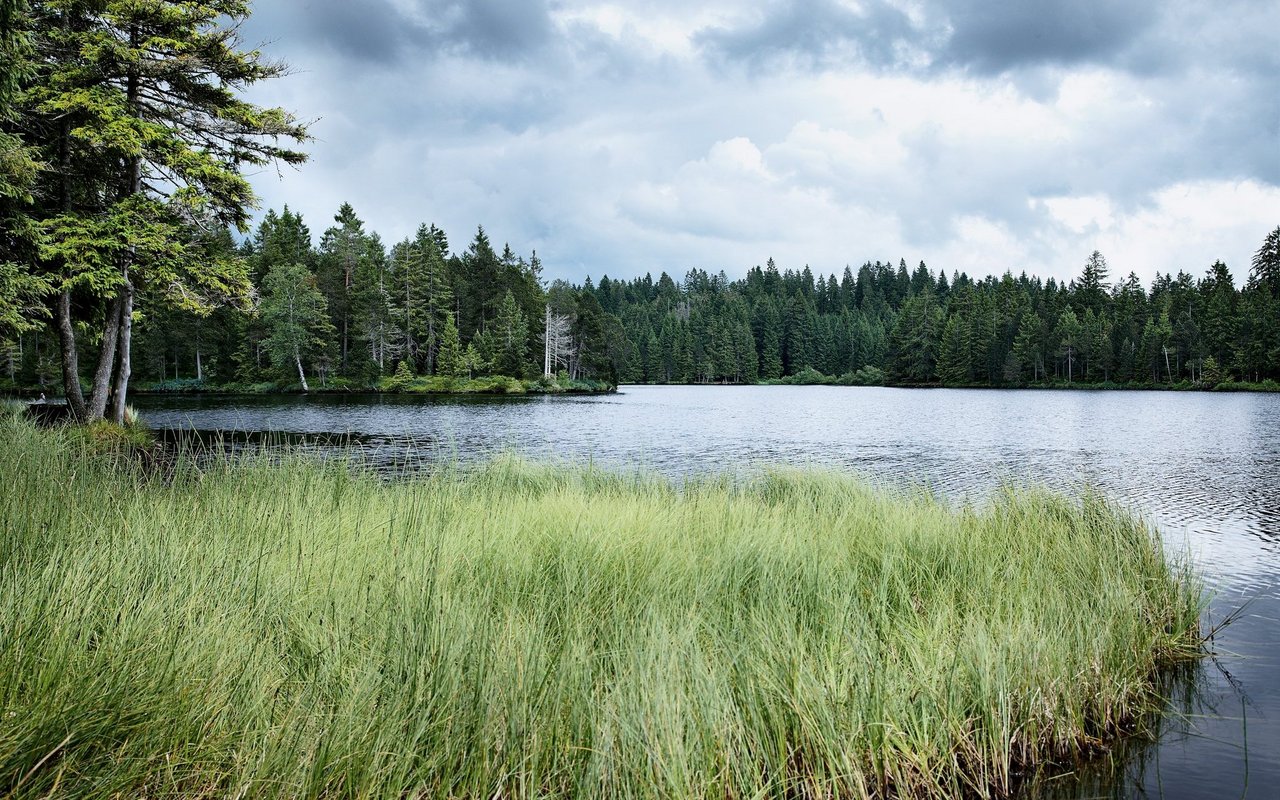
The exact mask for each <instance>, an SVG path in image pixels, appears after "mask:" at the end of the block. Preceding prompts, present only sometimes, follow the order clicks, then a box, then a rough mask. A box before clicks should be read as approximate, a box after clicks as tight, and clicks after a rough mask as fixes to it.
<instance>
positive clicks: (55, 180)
mask: <svg viewBox="0 0 1280 800" xmlns="http://www.w3.org/2000/svg"><path fill="white" fill-rule="evenodd" d="M248 14H249V7H248V3H247V2H243V1H239V0H218V1H217V2H214V1H213V0H208V1H202V0H190V2H181V3H178V2H161V1H160V0H150V1H149V2H138V1H137V0H99V1H98V2H95V3H89V4H86V3H74V2H59V3H39V4H32V5H31V6H30V7H29V9H28V11H27V13H26V14H24V15H23V16H22V18H21V19H20V20H19V22H18V24H19V26H20V27H21V28H22V29H23V31H24V32H25V33H27V34H29V35H30V37H31V41H32V42H33V44H34V47H35V49H36V51H37V52H39V53H40V59H39V60H38V61H37V62H35V67H36V69H35V73H34V75H33V77H32V79H31V81H30V82H29V84H27V88H26V90H25V91H23V92H22V93H21V96H20V97H19V98H18V100H17V108H18V115H19V122H18V127H19V128H20V129H21V130H22V132H23V134H24V137H25V138H26V139H27V141H28V143H31V144H34V143H37V142H38V143H39V146H40V149H41V153H40V157H41V160H42V161H44V162H45V164H47V165H48V168H47V169H46V170H45V171H44V172H43V173H42V180H41V183H42V184H43V185H42V186H40V191H39V192H38V193H37V196H38V197H39V198H41V202H40V203H39V204H38V205H37V206H36V207H35V208H33V209H32V213H33V216H34V218H35V219H37V220H38V221H39V225H40V227H41V230H42V235H43V236H42V241H43V243H44V245H45V246H44V247H43V249H42V251H41V253H40V258H41V262H42V264H43V266H44V268H45V269H47V270H48V271H49V274H51V275H52V276H53V278H54V281H55V282H56V290H57V292H58V294H59V297H58V301H57V303H56V304H55V307H56V317H57V329H58V332H59V338H60V340H61V349H62V355H63V379H64V380H63V382H64V388H65V391H66V394H67V398H68V402H69V403H70V405H71V408H72V410H73V413H74V414H75V416H76V417H78V418H80V419H88V420H92V419H97V418H100V417H102V416H103V415H104V414H105V412H106V405H107V400H108V395H110V396H111V398H112V399H113V404H112V410H111V415H112V418H113V419H115V420H116V421H122V420H123V419H124V409H125V402H126V397H127V392H128V386H129V379H130V375H131V372H132V366H131V344H132V321H133V317H134V305H135V302H136V301H137V299H138V298H139V297H144V296H145V297H148V298H157V299H160V300H161V301H163V300H164V299H165V298H172V297H180V298H183V300H184V302H199V303H202V304H205V305H213V304H216V303H217V302H219V301H220V299H221V298H220V295H232V296H243V295H246V294H247V293H248V289H249V287H248V283H247V281H246V276H245V273H244V265H243V264H242V263H238V262H236V261H234V260H228V261H225V262H221V263H215V264H209V263H206V262H205V261H203V259H200V258H199V257H198V250H197V249H196V248H193V247H191V246H190V245H191V242H192V240H193V238H194V237H193V235H192V234H191V232H190V225H191V221H192V220H196V221H200V222H202V223H213V224H228V225H232V226H235V227H237V228H238V229H240V230H244V228H245V225H246V224H247V221H248V214H249V209H250V208H251V207H252V205H253V202H254V195H253V191H252V189H251V187H250V185H249V182H248V181H247V180H246V179H245V177H244V176H243V175H242V174H241V172H240V170H241V168H242V167H243V166H246V165H251V166H256V165H262V164H266V163H270V162H273V161H283V162H286V163H298V162H301V161H302V160H303V159H304V156H303V155H302V154H301V153H299V152H297V151H294V150H290V149H287V148H284V147H281V146H280V145H279V144H278V142H279V141H280V140H281V139H285V140H289V139H292V140H299V141H300V140H303V139H305V138H306V131H305V128H304V127H303V126H301V125H299V124H297V123H296V122H295V121H294V120H293V119H292V117H290V115H288V114H287V113H285V112H284V111H282V110H280V109H263V108H259V107H257V106H255V105H252V104H250V103H247V102H245V101H244V100H242V99H240V98H239V96H238V94H239V92H241V91H242V90H243V89H245V88H247V87H249V86H251V85H253V84H256V83H258V82H260V81H263V80H267V79H269V78H272V77H275V76H278V75H280V74H281V73H282V72H283V70H284V67H283V65H279V64H274V63H269V62H266V61H264V60H263V59H262V57H261V55H260V54H259V53H258V52H257V51H253V50H241V49H239V46H240V43H239V40H238V30H239V24H240V23H241V22H242V21H243V20H244V19H245V18H246V17H247V16H248ZM160 287H169V288H170V290H171V291H166V292H163V293H161V292H158V291H152V290H153V289H159V288H160ZM73 294H75V295H77V298H78V299H79V301H80V302H79V303H78V304H76V305H78V306H80V307H87V308H91V309H92V310H93V313H92V314H91V316H89V317H87V318H85V319H82V322H86V323H89V322H91V323H92V324H93V325H94V326H95V328H96V330H95V331H94V333H95V334H96V336H97V338H99V340H100V342H101V344H100V347H99V350H98V359H97V366H96V368H95V370H94V372H93V378H92V381H91V393H90V396H89V398H88V400H87V402H86V400H85V398H84V396H83V394H82V392H81V389H80V383H79V363H78V356H77V342H76V326H75V322H76V320H74V319H73V318H72V313H73V303H72V295H73Z"/></svg>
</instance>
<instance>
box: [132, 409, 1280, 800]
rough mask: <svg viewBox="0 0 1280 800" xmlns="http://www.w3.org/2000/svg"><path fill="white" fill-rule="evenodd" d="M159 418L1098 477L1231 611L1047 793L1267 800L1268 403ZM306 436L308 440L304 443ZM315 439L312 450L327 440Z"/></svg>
mask: <svg viewBox="0 0 1280 800" xmlns="http://www.w3.org/2000/svg"><path fill="white" fill-rule="evenodd" d="M138 406H139V408H140V409H141V410H142V412H143V415H144V417H145V419H146V420H147V422H148V423H149V424H151V425H152V426H154V427H156V428H158V429H185V430H188V431H190V430H198V431H203V432H210V431H239V432H242V433H255V432H264V431H273V432H283V433H286V434H294V435H301V436H303V439H304V441H312V442H315V441H320V442H324V441H326V440H330V439H332V438H333V437H338V438H342V437H345V436H348V435H349V437H350V438H351V439H352V440H354V441H357V442H359V443H361V444H362V445H363V448H364V453H365V458H367V459H368V460H370V461H371V462H372V463H373V464H374V466H379V467H382V468H384V469H388V470H398V469H406V468H408V469H413V468H415V466H418V465H423V464H429V463H431V462H432V461H434V460H436V459H438V458H441V457H456V458H461V459H464V460H465V459H474V458H483V457H487V456H490V455H493V454H494V453H497V452H500V451H503V450H515V451H517V452H521V453H524V454H527V455H529V456H531V457H535V458H539V459H548V458H549V459H561V460H573V461H586V460H590V461H592V462H594V463H597V464H602V465H605V466H609V467H617V468H623V469H633V468H636V467H641V468H645V469H649V470H656V471H659V472H662V473H665V474H669V475H672V476H677V477H678V476H684V475H691V474H698V473H704V472H712V471H715V472H725V471H729V472H732V473H735V474H746V473H748V472H749V471H751V470H753V469H755V468H758V467H759V466H761V465H765V464H779V463H784V464H793V465H822V466H834V467H838V468H840V469H844V470H850V471H856V472H859V473H861V474H864V475H866V476H868V477H869V478H871V479H872V480H875V481H879V482H888V483H893V484H905V485H916V486H919V485H924V486H928V487H931V488H932V489H934V490H935V491H938V492H940V493H942V494H945V495H946V496H948V497H949V498H953V499H956V500H962V499H974V500H980V499H981V498H982V497H983V496H984V495H985V494H986V493H987V492H989V491H991V489H993V488H994V487H996V486H998V485H999V484H1000V483H1001V482H1005V481H1017V482H1036V483H1041V484H1045V485H1047V486H1050V487H1055V488H1060V489H1063V490H1067V491H1075V490H1078V489H1079V488H1081V487H1083V486H1086V485H1094V486H1097V487H1099V488H1101V489H1102V490H1104V491H1105V492H1106V493H1108V494H1109V495H1110V496H1112V497H1114V498H1116V499H1117V500H1119V501H1121V502H1123V503H1125V504H1126V505H1129V506H1131V507H1133V508H1135V509H1136V510H1138V511H1140V512H1141V513H1143V514H1146V515H1147V516H1148V517H1150V518H1151V519H1152V520H1154V521H1155V522H1156V523H1157V524H1158V525H1159V526H1160V528H1161V531H1162V532H1163V534H1164V536H1165V537H1166V539H1167V540H1168V541H1169V542H1170V544H1171V545H1172V546H1174V547H1178V548H1184V549H1187V550H1189V551H1190V552H1191V553H1192V554H1193V555H1194V557H1195V558H1196V560H1197V562H1198V564H1199V565H1200V567H1201V570H1202V572H1203V574H1204V575H1205V577H1206V579H1207V580H1208V582H1209V584H1210V586H1211V588H1212V590H1213V592H1214V597H1213V601H1212V604H1211V608H1210V609H1209V615H1210V619H1212V620H1214V621H1216V620H1220V619H1222V618H1223V617H1225V616H1226V615H1228V614H1230V613H1232V612H1233V611H1235V610H1237V609H1239V608H1241V607H1242V606H1244V611H1243V613H1241V614H1240V616H1239V618H1238V619H1237V620H1236V621H1235V622H1234V623H1233V624H1232V625H1231V626H1229V627H1228V628H1227V629H1226V630H1225V631H1223V632H1222V634H1221V635H1220V636H1219V637H1218V639H1217V641H1216V643H1215V644H1216V648H1217V650H1218V651H1219V652H1220V655H1219V657H1218V659H1217V660H1216V661H1215V662H1213V663H1212V664H1210V665H1209V666H1208V668H1207V669H1205V670H1204V671H1203V673H1202V674H1201V675H1200V676H1199V678H1198V682H1199V687H1198V691H1197V692H1195V693H1194V694H1193V695H1192V696H1186V697H1178V698H1175V700H1174V701H1173V706H1174V709H1175V711H1176V712H1178V715H1177V717H1176V718H1171V719H1170V721H1169V722H1168V723H1167V724H1166V725H1165V726H1164V730H1163V733H1162V735H1161V737H1160V741H1159V743H1158V744H1157V745H1156V746H1154V747H1145V748H1138V749H1137V752H1135V753H1134V754H1132V755H1131V756H1129V757H1128V758H1127V760H1126V761H1125V762H1124V763H1123V765H1122V766H1121V767H1120V768H1119V769H1118V770H1117V771H1116V772H1115V773H1112V772H1107V773H1105V774H1095V775H1088V776H1086V777H1085V778H1083V779H1081V780H1079V781H1064V782H1061V785H1060V786H1059V787H1058V791H1055V792H1054V793H1053V796H1055V797H1057V796H1059V793H1058V792H1059V791H1060V792H1061V796H1064V797H1144V798H1146V797H1160V798H1170V799H1171V800H1181V799H1182V798H1186V799H1187V800H1190V799H1191V798H1204V797H1249V798H1274V797H1280V788H1277V787H1280V396H1277V395H1260V394H1207V393H1171V392H1127V391H1123V392H1122V391H1115V392H1102V391H1078V392H1073V391H994V390H945V389H938V390H911V389H879V388H851V387H784V386H777V387H728V386H706V387H704V386H688V387H648V386H627V387H623V388H622V390H621V391H620V392H619V393H618V394H616V395H605V396H592V397H533V398H512V399H505V398H501V399H499V398H475V399H441V398H423V397H401V396H364V395H352V396H315V397H234V398H232V397H149V398H140V400H139V402H138ZM307 437H311V438H309V439H308V438H307ZM323 447H324V445H323V444H322V445H321V448H323Z"/></svg>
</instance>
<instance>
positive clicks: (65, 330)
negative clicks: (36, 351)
mask: <svg viewBox="0 0 1280 800" xmlns="http://www.w3.org/2000/svg"><path fill="white" fill-rule="evenodd" d="M55 316H56V317H57V321H58V343H59V344H60V345H61V347H62V390H63V392H65V393H66V396H67V405H69V406H71V415H72V416H73V417H75V418H76V420H78V421H80V422H84V421H85V420H86V419H87V417H88V415H89V412H88V408H86V407H85V403H84V393H83V392H82V391H81V390H80V358H79V356H78V355H77V353H76V331H75V328H74V327H72V325H71V290H70V289H63V290H62V291H61V292H60V293H59V294H58V306H57V311H56V313H55Z"/></svg>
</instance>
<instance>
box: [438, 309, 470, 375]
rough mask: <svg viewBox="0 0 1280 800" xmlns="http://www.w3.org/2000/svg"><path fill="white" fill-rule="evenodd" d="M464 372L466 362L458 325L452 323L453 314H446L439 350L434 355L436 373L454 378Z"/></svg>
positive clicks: (465, 370)
mask: <svg viewBox="0 0 1280 800" xmlns="http://www.w3.org/2000/svg"><path fill="white" fill-rule="evenodd" d="M466 372H467V363H466V361H465V359H464V358H463V353H462V344H461V342H460V341H459V339H458V326H457V325H454V324H453V315H452V314H446V315H445V318H444V328H443V329H442V330H441V331H440V352H439V353H438V355H437V356H436V374H438V375H444V376H447V377H450V378H456V377H459V376H461V375H463V374H465V373H466Z"/></svg>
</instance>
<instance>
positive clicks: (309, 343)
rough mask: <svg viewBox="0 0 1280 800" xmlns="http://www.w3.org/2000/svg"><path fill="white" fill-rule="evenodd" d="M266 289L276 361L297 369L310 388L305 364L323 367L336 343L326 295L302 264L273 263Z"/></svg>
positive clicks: (266, 319)
mask: <svg viewBox="0 0 1280 800" xmlns="http://www.w3.org/2000/svg"><path fill="white" fill-rule="evenodd" d="M264 289H265V294H264V296H263V298H262V319H263V322H264V323H265V325H266V329H267V341H266V345H267V348H268V350H269V352H270V354H271V359H272V362H273V363H274V364H275V365H276V366H277V367H278V368H279V370H280V371H281V372H282V373H287V372H288V371H290V370H296V371H297V375H298V382H299V383H300V384H301V385H302V391H304V392H306V391H310V387H309V386H308V384H307V372H306V367H305V366H304V365H305V364H306V363H308V362H310V363H311V364H312V365H313V367H318V366H320V365H321V364H323V362H324V361H325V360H326V359H327V358H328V357H329V355H330V350H331V348H332V346H333V337H334V332H335V331H334V328H333V323H332V322H330V321H329V310H328V307H327V304H326V303H325V299H324V295H323V294H321V293H320V290H319V289H318V288H317V287H316V279H315V276H314V275H312V274H311V272H310V270H308V269H307V268H306V267H304V266H302V265H301V264H276V265H274V266H272V268H271V270H270V271H269V272H268V273H267V277H266V281H265V287H264Z"/></svg>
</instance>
